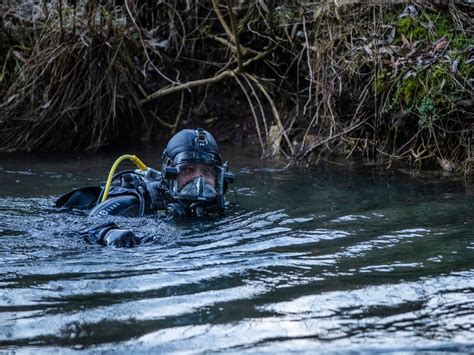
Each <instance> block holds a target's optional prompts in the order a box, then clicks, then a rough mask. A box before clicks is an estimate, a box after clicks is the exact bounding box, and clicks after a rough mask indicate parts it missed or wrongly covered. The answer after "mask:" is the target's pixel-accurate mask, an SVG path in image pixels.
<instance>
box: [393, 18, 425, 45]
mask: <svg viewBox="0 0 474 355" xmlns="http://www.w3.org/2000/svg"><path fill="white" fill-rule="evenodd" d="M428 34H429V32H428V30H427V29H426V28H425V27H423V26H422V25H421V24H420V23H418V22H417V20H415V19H414V18H412V17H410V16H405V17H402V18H400V19H399V20H398V22H397V36H396V38H395V44H398V45H400V44H401V43H402V35H403V36H405V37H406V38H407V39H408V40H409V41H416V40H420V39H424V38H426V37H428Z"/></svg>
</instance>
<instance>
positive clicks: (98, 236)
mask: <svg viewBox="0 0 474 355" xmlns="http://www.w3.org/2000/svg"><path fill="white" fill-rule="evenodd" d="M113 181H114V184H113V185H112V186H111V188H110V191H109V194H108V196H107V199H106V200H105V201H104V202H100V201H101V198H102V195H103V193H104V189H103V188H101V187H95V186H89V187H84V188H80V189H77V190H74V191H71V192H69V193H67V194H65V195H63V196H61V197H60V198H59V199H58V200H57V201H56V206H57V207H63V208H71V209H72V208H75V209H83V210H90V212H89V216H103V217H106V216H127V217H139V216H144V215H153V214H154V215H160V214H161V215H162V216H164V215H165V213H164V210H165V208H166V204H167V194H166V191H167V187H166V185H165V183H164V181H163V179H162V178H161V175H160V174H159V173H157V172H154V174H153V175H151V176H150V175H149V176H144V175H143V174H140V173H137V172H135V171H123V172H120V173H118V174H116V175H115V176H114V179H113ZM73 234H76V235H80V236H82V237H83V238H84V239H85V240H86V241H88V242H91V243H98V244H102V245H114V246H134V245H137V244H141V243H144V242H147V241H150V240H151V238H148V237H138V236H137V235H135V234H134V233H133V232H132V231H130V230H126V229H120V228H119V227H118V226H117V225H116V224H115V223H113V222H108V223H105V224H102V225H99V226H97V227H94V228H92V229H87V230H83V231H79V232H73Z"/></svg>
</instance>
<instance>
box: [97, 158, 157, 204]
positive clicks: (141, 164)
mask: <svg viewBox="0 0 474 355" xmlns="http://www.w3.org/2000/svg"><path fill="white" fill-rule="evenodd" d="M126 159H129V160H130V161H131V162H132V163H134V164H135V165H136V166H137V168H138V169H140V170H141V171H143V172H145V171H147V170H148V167H147V166H146V165H145V163H144V162H142V161H141V160H140V159H139V158H138V157H137V156H136V155H130V154H125V155H122V156H120V157H118V158H117V160H116V161H115V162H114V165H112V168H111V169H110V172H109V176H108V178H107V183H106V184H105V189H104V193H103V195H102V200H101V202H104V201H105V200H107V197H108V196H109V190H110V185H111V184H112V180H113V177H114V174H115V170H117V167H118V166H119V165H120V163H121V162H123V161H124V160H126Z"/></svg>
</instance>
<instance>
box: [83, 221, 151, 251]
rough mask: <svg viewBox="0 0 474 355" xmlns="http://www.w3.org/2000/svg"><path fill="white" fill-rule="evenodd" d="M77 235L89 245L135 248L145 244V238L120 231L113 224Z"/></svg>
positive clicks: (106, 224)
mask: <svg viewBox="0 0 474 355" xmlns="http://www.w3.org/2000/svg"><path fill="white" fill-rule="evenodd" d="M77 234H79V235H80V236H82V237H83V238H84V239H85V240H86V241H87V242H89V243H93V244H95V243H97V244H102V245H112V246H115V247H133V246H135V245H137V244H140V243H142V242H143V238H140V237H137V236H136V235H135V234H134V233H133V232H132V231H130V230H127V229H119V227H118V226H117V225H116V224H115V223H113V222H108V223H104V224H101V225H100V226H97V227H95V228H92V229H89V230H86V231H81V232H77Z"/></svg>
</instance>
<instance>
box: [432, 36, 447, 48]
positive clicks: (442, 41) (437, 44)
mask: <svg viewBox="0 0 474 355" xmlns="http://www.w3.org/2000/svg"><path fill="white" fill-rule="evenodd" d="M448 44H449V42H448V39H447V38H446V37H442V38H440V39H438V40H437V41H436V42H435V43H433V45H434V50H435V51H442V50H443V49H445V48H446V47H447V46H448Z"/></svg>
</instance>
